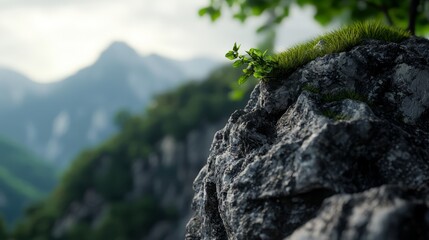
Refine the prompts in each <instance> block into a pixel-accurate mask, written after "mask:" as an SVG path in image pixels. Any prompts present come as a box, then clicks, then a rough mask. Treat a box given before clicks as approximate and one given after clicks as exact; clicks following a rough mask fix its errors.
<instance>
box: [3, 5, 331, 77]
mask: <svg viewBox="0 0 429 240" xmlns="http://www.w3.org/2000/svg"><path fill="white" fill-rule="evenodd" d="M208 2H209V0H180V1H179V0H0V36H1V37H0V66H4V67H7V68H11V69H14V70H16V71H18V72H21V73H23V74H25V75H27V76H28V77H29V78H31V79H32V80H35V81H37V82H51V81H58V80H61V79H63V78H65V77H66V76H69V75H71V74H73V73H74V72H76V71H77V70H79V69H81V68H82V67H85V66H88V65H90V64H91V63H93V62H94V61H95V60H96V59H97V57H98V56H99V54H100V53H101V52H102V51H103V50H104V49H105V48H106V47H107V46H109V45H110V43H112V42H113V41H124V42H126V43H128V44H129V45H130V46H132V47H133V48H135V49H136V50H137V51H138V52H139V53H140V54H142V55H148V54H152V53H157V54H160V55H163V56H167V57H170V58H175V59H189V58H193V57H200V56H204V57H210V58H213V59H223V58H224V54H225V52H227V51H228V50H230V49H231V48H232V45H233V43H234V42H237V43H241V44H242V46H243V49H248V48H250V47H254V46H256V44H257V42H258V37H257V34H256V32H255V29H256V28H257V27H258V26H259V25H260V23H261V19H253V20H250V21H248V22H246V24H244V25H243V24H241V23H239V22H237V21H235V20H232V19H231V17H230V16H228V15H230V14H229V12H228V11H225V12H224V14H223V16H222V17H221V18H220V20H219V21H217V22H215V23H212V22H210V20H209V19H208V18H207V17H205V18H201V17H199V16H198V14H197V12H198V9H199V8H201V7H203V6H205V5H206V4H207V3H208ZM312 14H313V10H312V9H310V8H306V9H299V8H297V7H294V8H293V9H292V11H291V16H290V17H289V18H287V19H286V20H285V21H284V22H283V23H282V25H281V26H280V27H279V33H278V38H277V46H276V50H277V51H281V50H284V49H286V48H287V47H290V46H291V45H293V44H296V43H298V42H300V41H304V40H307V39H310V38H311V37H314V36H317V35H319V34H320V33H322V32H323V31H324V29H323V28H321V27H320V26H319V25H318V24H317V23H316V22H315V21H314V20H313V19H312Z"/></svg>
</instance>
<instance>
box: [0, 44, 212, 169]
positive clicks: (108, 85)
mask: <svg viewBox="0 0 429 240" xmlns="http://www.w3.org/2000/svg"><path fill="white" fill-rule="evenodd" d="M217 65H218V64H217V63H216V62H215V61H212V60H209V59H204V58H200V59H193V60H188V61H177V60H172V59H168V58H165V57H162V56H158V55H149V56H145V57H142V56H140V55H139V54H138V53H137V52H136V51H135V50H134V49H132V48H131V47H130V46H128V45H127V44H126V43H123V42H114V43H112V44H111V45H110V46H109V47H108V48H107V49H106V50H105V51H104V52H103V53H101V55H100V57H99V58H98V59H97V61H96V62H95V63H94V64H92V65H91V66H89V67H86V68H84V69H82V70H80V71H78V72H77V73H76V74H74V75H72V76H70V77H68V78H66V79H64V80H62V81H58V82H55V83H51V84H38V83H35V82H33V81H31V80H30V79H29V78H27V77H25V76H24V75H22V74H20V73H17V72H14V71H12V70H9V69H6V68H0V88H1V89H2V92H3V93H4V94H2V95H1V96H0V119H2V122H1V124H0V135H4V136H7V137H8V138H10V139H13V140H14V141H16V142H18V143H21V144H24V145H26V146H27V147H29V148H30V149H31V150H33V151H34V152H36V153H37V154H39V155H40V156H43V157H44V158H46V159H48V160H50V161H52V162H53V163H54V164H55V165H56V166H59V167H65V166H67V165H68V163H69V161H70V160H71V159H72V158H73V157H74V156H75V155H76V154H77V153H78V152H79V151H80V150H82V149H83V148H86V147H89V146H92V145H94V144H96V143H98V142H100V141H101V140H104V139H106V138H107V137H108V136H110V135H111V134H112V133H113V132H114V131H115V126H114V123H113V118H114V116H115V114H116V113H117V112H118V111H119V110H121V109H127V110H130V111H133V112H137V111H142V110H143V109H144V107H145V106H146V105H147V104H148V103H149V100H150V99H151V97H152V96H154V94H156V93H159V92H162V91H164V90H167V89H171V88H173V87H175V86H178V85H179V84H181V83H183V82H185V81H188V80H192V79H198V78H201V77H203V76H204V75H206V74H208V73H209V72H210V71H211V70H212V69H213V68H214V67H216V66H217Z"/></svg>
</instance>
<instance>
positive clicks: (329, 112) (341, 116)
mask: <svg viewBox="0 0 429 240" xmlns="http://www.w3.org/2000/svg"><path fill="white" fill-rule="evenodd" d="M322 114H323V116H325V117H327V118H330V119H333V120H335V121H341V120H348V119H350V117H349V116H347V115H344V114H338V113H336V112H334V111H332V110H325V111H323V112H322Z"/></svg>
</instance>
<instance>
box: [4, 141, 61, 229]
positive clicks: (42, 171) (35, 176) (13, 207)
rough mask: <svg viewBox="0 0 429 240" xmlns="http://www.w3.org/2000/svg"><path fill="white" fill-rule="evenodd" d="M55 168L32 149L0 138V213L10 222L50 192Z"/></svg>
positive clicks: (53, 182) (55, 180) (54, 181)
mask: <svg viewBox="0 0 429 240" xmlns="http://www.w3.org/2000/svg"><path fill="white" fill-rule="evenodd" d="M56 182H57V179H56V170H55V169H54V168H53V167H52V166H50V165H49V164H47V163H46V161H43V160H41V159H40V158H38V157H36V156H35V155H34V154H33V153H31V152H30V151H28V150H26V149H24V148H23V147H22V146H19V145H18V144H16V143H13V142H11V141H9V140H6V139H5V138H0V214H1V216H3V217H4V219H5V221H6V222H7V223H9V225H11V224H13V223H14V222H15V221H16V220H17V219H18V218H19V217H20V216H21V215H22V213H23V210H24V208H25V207H28V205H29V204H30V203H33V202H34V201H36V200H40V199H41V198H42V197H44V196H45V195H47V193H49V192H50V191H51V190H52V189H53V187H54V185H55V183H56Z"/></svg>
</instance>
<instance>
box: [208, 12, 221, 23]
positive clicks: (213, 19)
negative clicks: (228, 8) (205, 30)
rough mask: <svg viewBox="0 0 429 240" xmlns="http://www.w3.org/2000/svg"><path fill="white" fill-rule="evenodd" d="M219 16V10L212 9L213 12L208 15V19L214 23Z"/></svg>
mask: <svg viewBox="0 0 429 240" xmlns="http://www.w3.org/2000/svg"><path fill="white" fill-rule="evenodd" d="M220 15H221V12H220V10H219V9H213V11H212V12H211V13H210V18H211V20H212V21H213V22H214V21H216V20H217V19H218V18H219V17H220Z"/></svg>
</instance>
